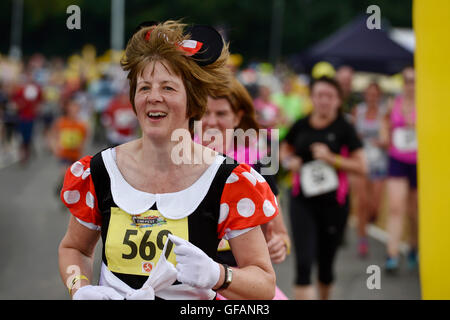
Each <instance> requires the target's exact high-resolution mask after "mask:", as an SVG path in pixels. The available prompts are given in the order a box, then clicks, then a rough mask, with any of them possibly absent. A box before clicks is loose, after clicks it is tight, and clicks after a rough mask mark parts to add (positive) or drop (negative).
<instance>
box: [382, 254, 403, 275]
mask: <svg viewBox="0 0 450 320" xmlns="http://www.w3.org/2000/svg"><path fill="white" fill-rule="evenodd" d="M398 266H399V261H398V258H397V257H388V258H387V259H386V263H385V265H384V268H385V270H386V272H387V273H389V274H395V273H397V271H398Z"/></svg>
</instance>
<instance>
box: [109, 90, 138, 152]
mask: <svg viewBox="0 0 450 320" xmlns="http://www.w3.org/2000/svg"><path fill="white" fill-rule="evenodd" d="M102 123H103V126H104V127H105V130H106V138H107V140H108V144H109V145H111V146H117V145H119V144H123V143H125V142H129V141H131V140H134V139H136V138H137V134H136V131H137V129H138V121H137V118H136V114H135V113H134V111H133V106H132V105H131V103H130V99H129V96H128V88H126V89H123V90H122V91H121V92H120V93H119V94H117V95H116V96H115V97H114V98H113V99H112V100H111V102H110V103H109V104H108V107H107V108H106V110H105V112H104V113H103V115H102Z"/></svg>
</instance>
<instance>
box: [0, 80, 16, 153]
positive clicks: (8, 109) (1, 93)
mask: <svg viewBox="0 0 450 320" xmlns="http://www.w3.org/2000/svg"><path fill="white" fill-rule="evenodd" d="M8 96H9V94H8V90H7V86H6V85H5V84H4V83H3V82H0V119H1V123H0V139H1V144H2V147H4V148H5V151H6V153H8V152H9V151H10V150H9V149H10V147H11V141H12V137H13V134H14V131H15V128H16V122H17V118H16V110H14V109H13V108H12V104H11V103H10V102H9V97H8Z"/></svg>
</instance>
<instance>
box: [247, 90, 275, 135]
mask: <svg viewBox="0 0 450 320" xmlns="http://www.w3.org/2000/svg"><path fill="white" fill-rule="evenodd" d="M270 96H271V90H270V88H269V87H268V86H267V85H264V84H263V85H260V86H259V91H258V96H257V98H256V99H255V100H254V102H253V104H254V106H255V111H256V121H257V122H258V124H259V125H260V126H261V127H263V128H265V129H271V128H275V127H277V126H278V123H279V121H280V108H279V107H278V106H277V105H276V104H275V103H273V102H272V100H271V99H270Z"/></svg>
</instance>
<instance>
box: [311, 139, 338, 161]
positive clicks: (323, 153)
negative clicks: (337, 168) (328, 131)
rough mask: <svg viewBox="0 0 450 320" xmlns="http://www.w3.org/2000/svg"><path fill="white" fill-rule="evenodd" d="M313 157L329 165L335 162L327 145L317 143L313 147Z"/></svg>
mask: <svg viewBox="0 0 450 320" xmlns="http://www.w3.org/2000/svg"><path fill="white" fill-rule="evenodd" d="M311 152H312V156H313V158H314V159H316V160H323V161H326V162H329V163H332V162H333V161H334V159H333V157H332V155H333V153H332V152H331V151H330V148H328V146H327V145H326V144H325V143H320V142H316V143H313V144H312V145H311Z"/></svg>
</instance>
